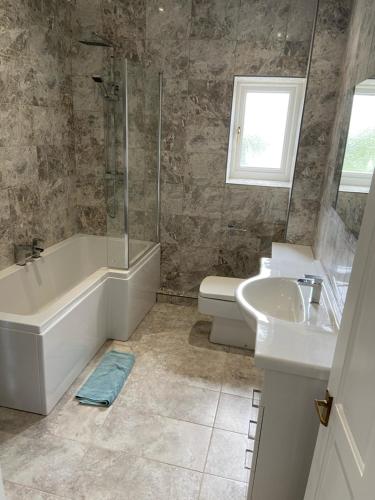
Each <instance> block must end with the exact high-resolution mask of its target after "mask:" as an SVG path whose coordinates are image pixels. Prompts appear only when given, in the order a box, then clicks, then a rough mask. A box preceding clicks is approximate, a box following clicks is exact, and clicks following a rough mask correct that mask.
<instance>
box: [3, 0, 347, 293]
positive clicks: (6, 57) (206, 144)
mask: <svg viewBox="0 0 375 500" xmlns="http://www.w3.org/2000/svg"><path fill="white" fill-rule="evenodd" d="M18 3H19V5H18ZM70 6H72V7H73V11H72V12H71V7H70ZM321 6H322V7H321V11H320V17H319V20H318V32H317V37H316V40H315V49H314V59H313V65H312V68H313V78H312V80H311V83H310V86H309V91H308V96H307V108H306V113H305V117H304V123H303V130H302V136H301V148H300V151H299V156H298V163H297V173H296V183H295V189H294V191H293V197H292V200H291V208H292V211H291V216H290V220H289V228H288V237H289V239H290V240H291V241H296V242H303V243H306V242H307V243H308V242H310V239H311V235H312V227H313V226H314V224H315V219H314V217H313V216H312V215H311V214H313V213H314V212H316V211H317V209H318V205H319V203H318V202H317V197H318V193H320V177H321V176H322V170H321V165H322V164H323V163H322V159H323V157H324V155H325V154H326V153H327V150H328V145H327V144H328V143H327V137H328V135H329V128H330V117H331V116H332V114H333V111H334V108H335V103H336V94H335V91H334V90H333V87H334V83H335V81H336V78H337V74H338V72H339V69H338V64H337V65H336V66H337V67H336V66H335V64H336V63H335V61H337V60H338V59H339V58H340V57H339V56H340V54H341V52H340V50H341V47H342V45H343V44H344V31H345V26H346V22H347V18H348V6H347V4H346V0H340V2H333V1H332V0H322V1H321ZM21 7H22V8H21ZM314 11H315V2H311V1H310V0H282V1H280V2H277V7H276V8H275V2H274V1H273V0H261V1H258V2H250V1H247V0H230V1H224V0H187V1H185V0H184V1H182V0H160V1H156V0H141V1H139V0H129V1H127V2H122V1H120V0H112V1H110V0H75V1H74V2H68V0H66V1H64V2H57V1H56V2H55V1H52V2H40V3H39V2H37V3H35V2H28V1H27V0H17V3H14V2H13V3H10V2H9V5H7V6H6V9H5V10H4V12H5V13H6V14H5V15H4V17H3V20H2V24H3V25H4V27H5V28H6V29H5V30H4V31H3V35H2V36H3V38H4V42H3V44H2V46H3V47H4V48H3V49H2V51H1V54H0V64H1V65H2V66H3V68H4V71H3V72H2V75H3V76H2V78H4V81H3V87H4V89H5V90H4V92H2V99H3V102H4V106H3V107H2V110H1V112H2V113H3V114H4V120H13V121H15V124H14V126H13V127H12V130H17V133H16V134H14V133H12V134H9V133H8V134H7V129H6V128H5V129H3V132H2V133H3V134H4V136H3V137H2V139H1V138H0V141H2V142H0V148H1V150H0V154H2V155H3V158H4V160H3V162H2V176H1V187H2V189H3V193H4V196H2V198H1V200H2V201H1V203H2V205H3V206H4V208H3V210H2V212H1V213H2V218H3V224H2V226H1V230H2V232H3V237H2V238H1V245H2V248H1V252H0V253H1V259H2V262H1V265H2V266H5V265H9V263H11V261H12V255H11V243H12V242H13V241H21V240H23V239H25V238H29V237H30V235H31V234H36V233H42V236H45V238H46V240H47V244H51V243H54V242H56V241H58V240H59V239H63V238H65V237H67V236H69V235H71V234H73V233H74V232H75V231H76V230H78V231H83V232H89V233H94V234H105V233H106V231H107V224H108V220H107V215H106V207H105V204H106V202H105V200H106V193H105V183H104V182H103V174H104V139H105V138H104V132H105V127H104V123H103V99H102V97H101V96H100V91H99V89H98V87H97V86H96V85H95V84H94V82H93V81H92V79H91V75H92V74H97V73H101V72H102V71H103V68H104V67H105V66H106V65H108V60H109V56H110V54H109V51H108V50H107V49H102V48H95V47H88V46H84V45H82V44H79V43H78V39H79V38H82V36H84V35H87V34H88V33H90V32H91V31H97V32H99V33H102V34H104V35H105V36H106V37H108V38H110V39H111V40H112V41H113V43H114V45H115V52H116V54H121V55H123V56H126V57H128V58H129V60H130V61H132V62H136V63H137V62H139V63H141V65H142V67H143V68H144V69H145V70H150V71H151V70H155V71H159V70H162V71H163V72H164V102H163V142H162V207H161V245H162V286H163V288H164V290H166V291H167V292H168V291H171V292H172V293H177V294H183V295H194V294H195V293H196V291H197V287H198V286H199V283H200V281H201V279H202V278H203V277H204V276H206V275H207V274H219V275H229V276H240V277H245V276H248V275H250V274H252V273H255V272H256V271H257V268H258V262H259V257H261V256H263V255H269V254H270V250H271V242H272V241H282V240H283V239H284V238H285V233H286V225H287V211H288V203H289V190H287V189H282V188H277V189H275V188H266V187H256V186H238V185H226V184H225V168H226V154H227V146H228V135H229V122H230V108H231V99H232V95H231V93H232V84H233V76H234V75H235V74H237V75H239V74H246V75H261V76H282V75H284V76H304V75H305V74H306V69H307V61H308V53H309V46H310V39H311V31H312V24H313V18H314ZM57 35H59V36H57ZM68 47H69V48H71V52H69V51H68ZM70 53H71V57H69V55H70ZM31 61H32V64H31ZM19 71H22V72H23V74H22V76H21V78H19V77H18V72H19ZM34 73H35V74H34ZM327 75H329V78H327ZM325 80H327V82H328V83H327V84H326V85H325V87H324V86H323V83H324V82H325ZM15 81H17V82H18V83H14V82H15ZM12 82H13V83H12ZM328 87H329V90H327V89H328ZM15 89H17V90H15ZM317 89H318V90H319V92H318V91H317ZM17 92H18V94H17ZM19 96H20V98H19ZM72 109H73V110H74V115H72ZM15 110H16V113H15V112H14V111H15ZM72 116H73V117H74V119H72ZM25 123H27V124H28V126H26V127H25V126H24V124H25ZM21 124H22V126H21ZM10 135H11V137H9V136H10ZM317 145H318V147H317ZM12 148H13V149H12ZM135 149H137V148H135ZM15 151H17V153H15ZM133 153H134V158H138V159H137V161H135V162H134V163H135V170H134V174H135V181H134V187H133V188H132V189H131V193H130V197H131V201H132V203H133V207H134V216H133V217H132V220H133V230H134V231H135V233H134V237H140V238H141V237H144V238H146V237H149V236H148V233H149V232H150V231H151V229H152V227H151V226H152V224H151V223H150V221H151V218H152V216H153V215H154V212H155V207H154V206H153V205H150V204H148V205H147V203H145V202H146V201H147V199H148V198H149V196H148V193H149V192H150V191H151V189H153V183H154V179H152V181H150V179H148V181H149V182H148V184H147V182H146V181H145V182H143V181H142V183H140V182H136V181H137V179H138V177H137V176H138V174H139V175H143V176H144V179H146V180H147V171H148V170H147V169H148V163H149V161H150V160H149V159H148V158H147V157H146V158H141V156H142V149H140V148H138V149H137V151H135V150H134V152H133ZM146 156H147V155H146ZM140 158H141V159H140ZM14 165H16V166H14ZM75 165H76V166H75ZM7 172H12V174H11V175H7ZM14 172H17V175H16V176H15V175H14ZM142 172H143V173H142ZM138 180H139V179H138ZM141 184H142V185H141ZM318 186H319V188H318ZM142 199H143V202H142V203H143V204H142V206H141V205H140V200H142ZM31 207H32V208H31ZM35 207H36V209H35ZM147 223H148V224H149V227H148V229H149V230H150V231H148V230H147V231H146V229H147ZM109 229H110V230H111V229H112V230H113V229H114V228H113V227H112V228H111V227H110V226H109ZM142 231H143V233H142ZM146 233H147V234H146ZM142 234H143V236H142ZM150 234H151V233H150Z"/></svg>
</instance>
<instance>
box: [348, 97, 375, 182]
mask: <svg viewBox="0 0 375 500" xmlns="http://www.w3.org/2000/svg"><path fill="white" fill-rule="evenodd" d="M374 116H375V95H371V94H370V95H368V94H367V95H366V94H359V95H355V96H354V100H353V108H352V116H351V119H350V127H349V134H348V141H347V145H346V151H345V159H344V165H343V171H344V172H354V173H364V174H371V175H372V173H373V171H374V166H375V121H374ZM370 181H371V178H370Z"/></svg>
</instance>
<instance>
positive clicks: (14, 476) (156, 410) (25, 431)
mask: <svg viewBox="0 0 375 500" xmlns="http://www.w3.org/2000/svg"><path fill="white" fill-rule="evenodd" d="M209 328H210V323H209V318H205V317H203V316H201V315H200V314H199V313H198V312H197V310H196V308H194V307H189V306H177V305H171V304H156V305H155V306H154V308H153V309H152V311H151V312H150V313H149V314H148V315H147V317H146V318H145V319H144V321H143V322H142V323H141V325H140V326H139V327H138V329H137V331H136V332H135V333H134V335H133V336H132V338H131V340H130V341H129V342H126V343H122V342H108V343H107V344H106V345H105V346H103V348H102V349H101V351H100V352H99V353H98V355H97V356H96V357H95V359H94V360H93V361H92V362H91V363H90V365H89V366H88V367H87V368H86V369H85V371H84V372H83V373H82V374H81V375H80V377H79V378H78V379H77V380H76V382H75V383H74V384H73V385H72V387H71V388H70V389H69V390H68V392H67V393H66V395H65V396H64V397H63V398H62V400H61V401H60V402H59V403H58V405H57V406H56V408H55V409H54V410H53V411H52V413H51V414H50V415H49V416H48V417H41V416H38V415H33V414H28V413H23V412H18V411H15V410H9V409H6V408H0V464H1V467H2V472H3V476H4V479H5V488H6V493H7V495H8V498H9V500H12V499H30V500H52V499H58V498H70V499H74V500H75V499H90V500H96V499H98V500H99V499H100V500H103V499H110V500H112V499H115V500H122V499H124V500H143V499H153V500H195V499H197V500H198V499H200V500H210V499H215V500H228V499H230V500H237V499H238V500H240V499H245V498H246V491H247V484H246V483H247V481H248V475H247V471H246V470H245V469H244V458H245V448H246V445H247V436H246V433H247V425H248V421H249V411H250V399H249V398H250V395H251V390H252V388H253V387H259V386H260V385H261V383H262V374H261V373H260V372H259V371H258V370H257V369H256V368H255V367H254V366H253V361H252V358H251V357H250V355H249V353H248V352H246V351H241V350H239V349H232V348H227V347H224V346H215V345H213V344H210V343H209V342H208V331H209ZM108 349H116V350H121V351H127V352H130V351H131V352H133V353H134V354H135V355H136V363H135V366H134V368H133V370H132V373H131V375H130V376H129V379H128V381H127V383H126V384H125V386H124V388H123V390H122V392H121V394H120V396H119V397H118V399H117V400H116V402H115V403H114V404H113V406H112V407H110V408H108V409H103V408H94V407H88V406H81V405H79V404H77V403H76V401H75V400H74V394H75V392H76V390H77V388H78V387H79V386H80V385H81V384H82V382H83V381H84V380H85V378H86V377H87V376H88V375H89V373H90V372H91V371H92V369H93V368H94V367H95V366H96V364H97V363H98V361H99V360H100V358H101V356H102V355H103V353H104V352H105V351H106V350H108Z"/></svg>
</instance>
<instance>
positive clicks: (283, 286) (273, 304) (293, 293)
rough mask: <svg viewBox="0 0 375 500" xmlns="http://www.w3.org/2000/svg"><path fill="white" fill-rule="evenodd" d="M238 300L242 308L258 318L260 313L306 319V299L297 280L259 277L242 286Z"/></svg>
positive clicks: (290, 318)
mask: <svg viewBox="0 0 375 500" xmlns="http://www.w3.org/2000/svg"><path fill="white" fill-rule="evenodd" d="M237 301H238V303H239V304H240V307H241V309H244V312H245V318H246V315H247V313H249V314H251V316H252V318H254V319H256V318H257V317H259V316H260V315H263V316H270V317H272V318H276V319H281V320H284V321H291V322H293V323H301V322H302V321H304V319H305V310H304V301H303V296H302V293H301V290H300V287H299V286H298V285H297V283H296V281H295V280H292V279H290V278H259V279H250V280H247V281H246V282H245V283H244V284H243V285H241V286H240V290H239V292H238V295H237Z"/></svg>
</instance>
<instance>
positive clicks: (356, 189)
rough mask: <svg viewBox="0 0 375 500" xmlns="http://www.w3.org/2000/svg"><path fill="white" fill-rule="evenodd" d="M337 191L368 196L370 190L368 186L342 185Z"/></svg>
mask: <svg viewBox="0 0 375 500" xmlns="http://www.w3.org/2000/svg"><path fill="white" fill-rule="evenodd" d="M339 191H342V192H344V193H365V194H368V192H369V191H370V188H369V187H368V186H346V185H342V186H340V188H339Z"/></svg>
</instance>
